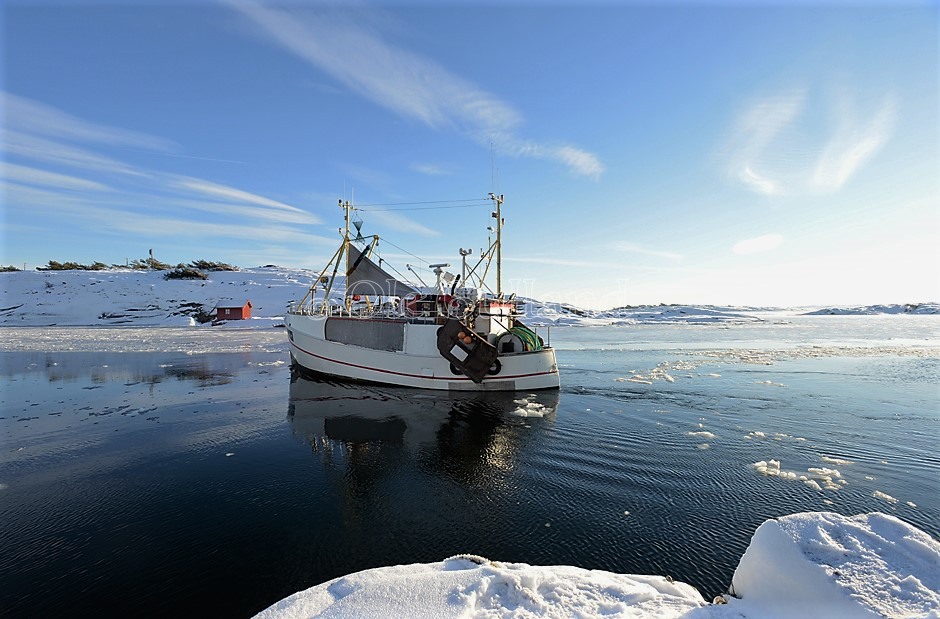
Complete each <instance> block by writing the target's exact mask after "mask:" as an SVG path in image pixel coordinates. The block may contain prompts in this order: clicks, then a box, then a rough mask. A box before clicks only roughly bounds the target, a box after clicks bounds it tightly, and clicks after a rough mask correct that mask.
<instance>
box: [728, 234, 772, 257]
mask: <svg viewBox="0 0 940 619" xmlns="http://www.w3.org/2000/svg"><path fill="white" fill-rule="evenodd" d="M783 241H784V238H783V235H780V234H764V235H761V236H757V237H754V238H751V239H744V240H743V241H738V242H737V243H735V244H734V246H733V247H732V248H731V251H732V252H734V253H736V254H738V255H739V256H748V255H750V254H759V253H761V252H765V251H770V250H772V249H776V248H778V247H780V246H781V245H783Z"/></svg>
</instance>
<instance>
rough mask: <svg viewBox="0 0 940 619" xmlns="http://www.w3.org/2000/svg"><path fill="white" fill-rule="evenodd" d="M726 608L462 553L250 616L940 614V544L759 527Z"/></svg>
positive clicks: (335, 586)
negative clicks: (438, 561)
mask: <svg viewBox="0 0 940 619" xmlns="http://www.w3.org/2000/svg"><path fill="white" fill-rule="evenodd" d="M724 601H726V602H727V603H725V604H709V603H708V602H706V601H705V600H704V599H703V598H702V596H701V595H700V594H699V593H698V591H696V590H695V589H694V588H693V587H692V586H691V585H687V584H684V583H680V582H674V581H672V580H671V579H668V578H666V577H663V576H637V575H626V574H613V573H610V572H603V571H598V570H586V569H581V568H577V567H571V566H551V567H547V566H532V565H526V564H524V563H507V564H503V563H498V562H495V561H488V560H486V559H483V558H481V557H475V556H473V555H461V556H460V557H453V558H451V559H447V560H446V561H443V562H440V563H429V564H414V565H398V566H393V567H383V568H376V569H372V570H366V571H363V572H358V573H356V574H351V575H349V576H343V577H341V578H337V579H334V580H331V581H329V582H326V583H323V584H320V585H317V586H315V587H311V588H310V589H307V590H306V591H301V592H299V593H296V594H294V595H292V596H289V597H287V598H285V599H283V600H281V601H280V602H278V603H276V604H274V605H273V606H271V607H269V608H267V609H266V610H264V611H262V612H261V613H259V614H258V615H257V617H258V618H259V619H302V618H303V619H307V618H312V617H324V618H325V617H333V618H346V617H409V618H416V619H417V618H425V617H427V618H432V617H433V618H445V617H461V618H480V619H482V618H487V619H497V618H515V617H519V618H521V617H584V618H587V617H605V618H607V617H609V618H618V617H619V618H628V617H629V618H634V619H652V618H663V617H684V618H686V619H725V618H727V619H732V618H735V619H740V618H746V619H803V618H805V617H827V618H828V617H832V618H855V617H857V618H868V617H887V618H902V617H904V618H908V617H910V618H913V617H923V618H934V619H936V618H938V617H940V543H938V542H937V541H936V540H935V539H933V538H932V537H930V535H928V534H927V533H925V532H924V531H921V530H920V529H918V528H916V527H914V526H911V525H909V524H907V523H905V522H903V521H901V520H899V519H897V518H895V517H893V516H888V515H885V514H882V513H872V514H864V515H859V516H854V517H846V516H841V515H839V514H835V513H831V512H806V513H800V514H793V515H790V516H785V517H783V518H779V519H776V520H768V521H766V522H765V523H764V524H762V525H761V526H760V527H759V528H758V529H757V531H756V532H755V533H754V536H753V537H752V538H751V543H750V545H749V546H748V549H747V551H746V552H745V553H744V556H743V557H742V558H741V562H740V564H739V565H738V569H737V570H736V571H735V574H734V578H733V581H732V586H731V592H730V593H729V595H727V596H725V598H724Z"/></svg>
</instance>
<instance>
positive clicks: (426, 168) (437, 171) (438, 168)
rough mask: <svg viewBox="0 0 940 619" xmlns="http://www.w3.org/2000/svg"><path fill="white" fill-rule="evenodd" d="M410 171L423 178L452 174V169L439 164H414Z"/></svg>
mask: <svg viewBox="0 0 940 619" xmlns="http://www.w3.org/2000/svg"><path fill="white" fill-rule="evenodd" d="M411 169H412V170H413V171H415V172H417V173H418V174H424V175H425V176H450V175H452V174H453V173H454V170H453V168H452V167H450V166H447V165H441V164H439V163H414V164H412V165H411Z"/></svg>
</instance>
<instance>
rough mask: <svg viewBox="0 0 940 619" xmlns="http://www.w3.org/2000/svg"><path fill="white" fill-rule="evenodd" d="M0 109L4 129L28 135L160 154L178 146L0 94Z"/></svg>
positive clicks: (162, 139) (168, 141) (15, 96)
mask: <svg viewBox="0 0 940 619" xmlns="http://www.w3.org/2000/svg"><path fill="white" fill-rule="evenodd" d="M0 107H2V108H3V110H4V112H5V113H6V122H7V125H8V126H12V127H17V128H18V129H19V130H20V131H22V132H24V133H28V134H32V135H44V136H47V137H52V138H55V139H59V140H66V141H70V142H82V143H93V144H107V145H110V146H130V147H134V148H142V149H146V150H154V151H161V152H175V151H177V150H179V148H180V147H179V145H178V144H176V143H175V142H173V141H171V140H167V139H165V138H161V137H157V136H153V135H148V134H146V133H141V132H138V131H130V130H127V129H120V128H117V127H110V126H107V125H101V124H98V123H93V122H90V121H87V120H84V119H81V118H78V117H76V116H72V115H71V114H67V113H65V112H63V111H61V110H59V109H56V108H54V107H52V106H49V105H46V104H44V103H41V102H39V101H34V100H32V99H27V98H25V97H20V96H18V95H14V94H12V93H9V92H4V91H0Z"/></svg>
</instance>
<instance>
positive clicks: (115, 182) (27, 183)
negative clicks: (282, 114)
mask: <svg viewBox="0 0 940 619" xmlns="http://www.w3.org/2000/svg"><path fill="white" fill-rule="evenodd" d="M0 96H2V102H3V104H4V105H6V106H7V110H6V111H7V117H6V119H5V120H6V123H5V126H4V127H3V151H4V155H5V158H6V159H7V161H5V162H3V163H2V164H0V178H2V179H3V181H4V182H3V184H2V188H3V195H4V198H5V202H6V204H7V205H8V206H9V207H11V208H20V209H25V208H28V209H29V211H30V212H31V213H32V214H33V215H35V216H42V215H44V214H55V216H56V217H59V216H63V215H64V216H66V217H68V216H73V217H75V218H76V221H77V222H79V225H85V224H86V223H87V222H86V221H84V220H82V217H83V216H88V217H92V218H95V219H96V220H97V223H98V224H99V225H103V226H105V227H108V228H121V229H127V222H128V221H133V222H134V223H135V224H139V225H140V227H139V228H137V232H139V233H145V234H162V233H164V232H165V233H166V234H171V233H172V232H171V230H173V227H172V226H164V225H156V224H157V223H158V222H166V221H172V222H176V226H177V227H176V229H175V231H173V232H175V233H182V232H183V231H184V229H185V231H186V232H189V231H191V230H193V229H200V230H206V229H207V227H206V226H209V225H212V226H217V232H215V233H213V234H212V235H211V236H224V234H225V231H226V230H228V231H230V232H232V236H236V237H237V238H256V239H259V240H265V241H268V240H270V239H271V238H275V237H277V236H278V235H280V238H284V239H290V238H294V237H295V236H296V235H295V234H294V233H293V231H292V230H291V229H290V228H289V227H285V226H289V225H290V224H305V225H311V224H318V223H320V220H319V218H317V217H316V216H314V215H313V214H311V213H309V212H307V211H305V210H303V209H300V208H298V207H296V206H293V205H291V204H287V203H285V202H283V201H280V200H275V199H273V198H270V197H267V196H262V195H258V194H256V193H252V192H249V191H245V190H243V189H239V188H236V187H232V186H229V185H225V184H221V183H217V182H213V181H209V180H206V179H201V178H194V177H188V176H179V175H176V174H169V173H166V172H162V171H159V170H156V169H151V168H145V167H141V166H139V165H135V164H132V163H128V162H127V161H124V160H123V159H119V158H116V157H114V156H111V155H108V154H103V153H102V152H100V151H101V150H102V149H104V148H109V147H111V148H113V147H119V149H124V150H140V149H144V150H150V151H153V152H159V153H160V154H170V153H167V152H165V151H168V150H171V149H175V148H177V147H176V146H175V145H174V144H173V143H172V142H169V141H166V140H162V139H160V138H158V137H155V136H149V135H146V134H143V133H139V132H135V131H128V130H124V129H121V128H116V127H109V126H105V125H101V124H96V123H91V122H88V121H85V120H83V119H81V118H78V117H76V116H73V115H71V114H67V113H65V112H62V111H60V110H58V109H56V108H53V107H51V106H49V105H46V104H43V103H40V102H37V101H32V100H30V99H26V98H24V97H18V96H15V95H12V94H10V93H0ZM170 156H184V157H186V155H178V154H170ZM62 168H67V171H68V172H69V173H64V172H62V171H60V170H61V169H62ZM103 178H106V179H107V182H106V183H105V182H101V179H103ZM197 211H198V212H201V213H205V212H214V213H219V212H224V213H226V217H227V220H228V221H229V222H236V223H226V224H225V225H220V224H218V223H212V224H205V225H203V224H202V223H200V222H199V221H198V219H199V217H196V216H194V214H195V212H197ZM102 213H107V214H108V215H107V216H104V215H101V214H102ZM158 214H159V215H158ZM148 218H150V219H151V220H152V221H153V222H154V225H147V223H146V221H147V219H148ZM89 221H90V220H89ZM183 222H189V223H188V224H187V223H183ZM259 223H260V224H263V225H259ZM251 229H255V230H256V232H255V233H254V234H253V235H251V234H249V231H250V230H251ZM262 229H263V231H262ZM272 235H273V236H272Z"/></svg>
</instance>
